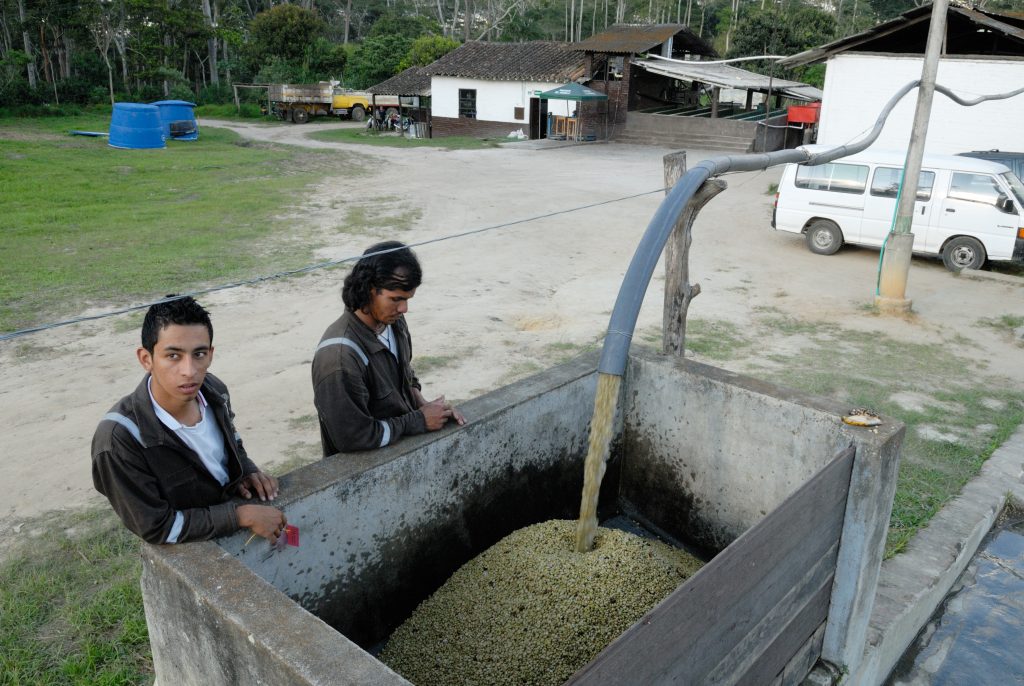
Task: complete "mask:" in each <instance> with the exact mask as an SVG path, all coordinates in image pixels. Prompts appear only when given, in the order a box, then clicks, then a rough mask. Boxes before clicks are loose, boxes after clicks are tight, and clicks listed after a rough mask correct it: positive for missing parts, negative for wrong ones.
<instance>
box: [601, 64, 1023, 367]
mask: <svg viewBox="0 0 1024 686" xmlns="http://www.w3.org/2000/svg"><path fill="white" fill-rule="evenodd" d="M920 83H921V82H920V80H917V81H911V82H910V83H908V84H906V85H905V86H903V87H902V88H901V89H899V90H898V91H897V92H896V93H895V94H894V95H893V96H892V97H891V98H890V99H889V101H888V102H887V103H886V104H885V106H884V107H883V108H882V111H881V112H880V113H879V114H878V118H877V119H876V120H875V124H874V126H873V127H872V129H871V131H869V132H868V134H867V135H866V136H864V137H863V138H862V139H861V140H859V141H855V142H853V143H850V144H848V145H840V146H837V147H835V148H829V149H828V150H824V151H822V152H817V153H816V152H812V151H810V150H807V149H805V148H795V149H793V150H778V151H776V152H769V153H760V154H752V155H726V156H723V157H713V158H711V159H709V160H704V161H703V162H700V163H698V164H697V166H695V167H694V168H693V169H690V170H689V171H687V172H686V173H685V174H683V176H682V178H680V179H679V181H677V182H676V185H675V186H673V187H672V189H671V190H670V191H669V192H668V195H666V196H665V199H664V200H663V201H662V202H661V205H660V206H659V207H658V210H657V212H655V213H654V217H652V218H651V222H650V223H649V224H648V225H647V230H646V231H645V232H644V235H643V236H642V237H641V238H640V244H639V245H638V246H637V248H636V252H635V253H633V259H632V260H631V261H630V263H629V268H628V269H627V270H626V275H625V276H624V277H623V279H622V285H621V286H620V287H619V294H618V296H617V297H616V299H615V307H614V308H613V309H612V316H611V319H610V320H609V322H608V334H607V335H606V336H605V339H604V348H603V349H602V350H601V360H600V361H599V362H598V366H597V371H599V372H602V373H605V374H614V375H616V376H622V374H623V372H625V370H626V359H627V357H628V355H629V344H630V342H631V341H632V339H633V330H634V329H635V328H636V320H637V317H638V316H639V315H640V306H641V305H642V304H643V300H644V294H645V293H646V292H647V287H648V285H649V284H650V282H651V276H652V275H653V274H654V268H655V266H657V264H658V259H659V258H660V257H661V252H662V250H664V248H665V243H666V242H667V241H668V237H669V236H670V235H671V234H672V229H673V228H675V225H676V222H677V221H678V220H679V216H680V215H681V214H682V212H683V210H684V209H685V208H686V205H687V204H688V203H689V202H690V199H691V198H693V196H694V194H695V193H696V192H697V190H698V189H699V188H700V187H701V185H702V184H703V183H704V182H705V181H707V180H708V179H710V178H713V177H715V176H719V175H721V174H725V173H726V172H739V171H756V170H762V169H767V168H768V167H773V166H775V165H779V164H787V163H798V164H806V165H809V166H816V165H819V164H825V163H827V162H831V161H832V160H835V159H839V158H840V157H846V156H848V155H853V154H855V153H858V152H860V151H861V150H864V149H865V148H867V147H868V146H870V145H871V144H872V143H874V142H875V141H876V140H877V139H878V136H879V135H881V133H882V127H883V126H884V125H885V120H886V119H887V118H888V116H889V113H890V112H892V109H893V108H894V107H895V106H896V104H897V103H898V102H899V101H900V100H901V99H902V98H903V97H904V96H905V95H906V94H907V93H909V92H910V91H911V90H913V89H914V88H917V86H918V85H919V84H920ZM935 90H936V91H938V92H939V93H942V94H943V95H945V96H947V97H948V98H950V99H951V100H953V101H955V102H956V103H958V104H960V105H965V106H968V107H969V106H971V105H977V104H978V103H981V102H985V101H987V100H1001V99H1004V98H1009V97H1012V96H1014V95H1018V94H1020V93H1024V88H1019V89H1017V90H1014V91H1010V92H1008V93H999V94H996V95H983V96H980V97H978V98H975V99H973V100H965V99H963V98H960V97H959V96H957V95H956V94H955V93H953V91H951V90H949V89H948V88H945V87H944V86H940V85H938V84H936V86H935Z"/></svg>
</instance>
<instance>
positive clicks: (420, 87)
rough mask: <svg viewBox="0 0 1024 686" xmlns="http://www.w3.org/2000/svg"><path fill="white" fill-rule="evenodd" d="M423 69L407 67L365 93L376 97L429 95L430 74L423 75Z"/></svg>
mask: <svg viewBox="0 0 1024 686" xmlns="http://www.w3.org/2000/svg"><path fill="white" fill-rule="evenodd" d="M424 69H425V67H409V68H408V69H406V70H405V71H403V72H400V73H398V74H395V75H394V76H392V77H391V78H390V79H388V80H387V81H381V82H380V83H378V84H377V85H376V86H370V87H369V88H367V89H366V92H367V93H374V94H376V95H430V74H425V73H424V71H423V70H424Z"/></svg>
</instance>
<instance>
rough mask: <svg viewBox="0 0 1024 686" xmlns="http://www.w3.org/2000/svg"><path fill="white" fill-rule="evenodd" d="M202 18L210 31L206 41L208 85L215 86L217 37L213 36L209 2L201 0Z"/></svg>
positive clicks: (208, 0) (211, 12) (211, 13)
mask: <svg viewBox="0 0 1024 686" xmlns="http://www.w3.org/2000/svg"><path fill="white" fill-rule="evenodd" d="M203 18H205V19H206V29H207V30H208V31H210V36H209V37H208V38H207V39H206V50H207V52H208V53H209V55H210V57H209V66H210V83H211V84H212V85H217V37H216V36H215V35H213V31H214V28H215V27H214V21H213V11H212V8H211V7H210V0H203Z"/></svg>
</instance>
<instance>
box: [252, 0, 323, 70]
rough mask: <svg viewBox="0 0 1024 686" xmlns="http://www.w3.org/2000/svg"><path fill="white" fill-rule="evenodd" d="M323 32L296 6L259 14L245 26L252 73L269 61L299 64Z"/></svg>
mask: <svg viewBox="0 0 1024 686" xmlns="http://www.w3.org/2000/svg"><path fill="white" fill-rule="evenodd" d="M325 29H326V27H325V26H324V23H323V21H321V20H320V18H319V17H317V15H316V14H315V13H314V12H312V11H310V10H307V9H303V8H301V7H299V6H298V5H289V4H285V5H277V6H276V7H273V8H272V9H270V10H267V11H266V12H260V13H259V14H257V15H256V18H255V19H253V20H252V22H251V23H250V24H249V43H248V46H247V54H248V56H249V60H250V62H251V63H252V64H253V70H254V71H257V70H258V69H259V68H260V66H261V65H263V64H267V63H269V62H270V60H271V58H277V59H279V60H282V61H284V62H286V63H293V64H301V63H302V62H303V61H304V60H305V58H306V50H307V48H308V47H309V46H310V45H312V44H313V42H314V41H315V40H316V39H317V38H319V37H320V36H322V35H323V34H324V31H325Z"/></svg>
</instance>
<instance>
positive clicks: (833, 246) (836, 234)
mask: <svg viewBox="0 0 1024 686" xmlns="http://www.w3.org/2000/svg"><path fill="white" fill-rule="evenodd" d="M841 247H843V232H842V231H840V230H839V227H838V226H836V225H835V224H834V223H833V222H830V221H829V220H827V219H815V220H814V221H813V222H811V225H810V226H808V227H807V249H808V250H810V251H811V252H813V253H815V254H817V255H832V254H833V253H835V252H836V251H837V250H839V248H841Z"/></svg>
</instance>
